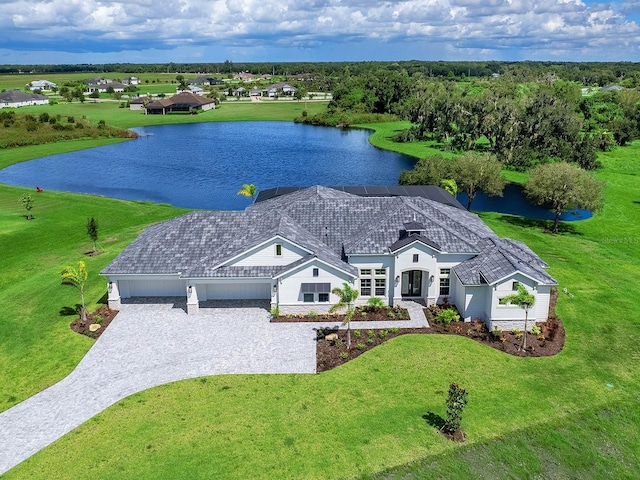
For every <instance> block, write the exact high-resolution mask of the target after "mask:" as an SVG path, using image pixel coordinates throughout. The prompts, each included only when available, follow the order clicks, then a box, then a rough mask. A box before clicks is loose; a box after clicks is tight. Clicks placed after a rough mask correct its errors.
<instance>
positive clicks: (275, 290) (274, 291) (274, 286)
mask: <svg viewBox="0 0 640 480" xmlns="http://www.w3.org/2000/svg"><path fill="white" fill-rule="evenodd" d="M277 291H278V285H276V284H275V283H274V284H273V293H276V292H277Z"/></svg>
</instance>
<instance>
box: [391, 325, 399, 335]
mask: <svg viewBox="0 0 640 480" xmlns="http://www.w3.org/2000/svg"><path fill="white" fill-rule="evenodd" d="M389 331H390V332H391V333H394V334H395V333H398V332H399V331H400V329H399V328H398V327H392V328H391V329H389Z"/></svg>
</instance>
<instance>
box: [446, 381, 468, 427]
mask: <svg viewBox="0 0 640 480" xmlns="http://www.w3.org/2000/svg"><path fill="white" fill-rule="evenodd" d="M467 396H468V393H467V391H466V390H465V389H464V388H462V387H460V385H458V384H457V383H452V384H451V385H449V394H448V396H447V418H446V420H445V421H444V425H443V426H442V429H443V430H444V431H445V432H447V433H450V434H453V433H455V432H457V431H458V429H459V428H460V424H461V423H462V410H464V407H465V406H466V405H467Z"/></svg>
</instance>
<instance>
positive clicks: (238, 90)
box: [231, 87, 247, 97]
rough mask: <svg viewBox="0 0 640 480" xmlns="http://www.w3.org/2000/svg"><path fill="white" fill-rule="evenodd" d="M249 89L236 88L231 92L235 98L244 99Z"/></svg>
mask: <svg viewBox="0 0 640 480" xmlns="http://www.w3.org/2000/svg"><path fill="white" fill-rule="evenodd" d="M246 91H247V89H246V88H244V87H238V88H236V89H235V90H234V91H233V92H231V94H232V95H233V96H234V97H244V96H245V93H246Z"/></svg>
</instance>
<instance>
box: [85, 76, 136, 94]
mask: <svg viewBox="0 0 640 480" xmlns="http://www.w3.org/2000/svg"><path fill="white" fill-rule="evenodd" d="M85 83H86V84H87V91H88V92H89V93H93V92H96V91H97V92H98V93H106V92H107V91H108V90H109V88H112V89H113V91H114V92H124V91H125V90H126V88H127V86H126V85H124V84H122V83H120V82H114V81H111V80H109V79H108V78H103V77H97V78H92V79H91V80H87V81H85Z"/></svg>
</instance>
